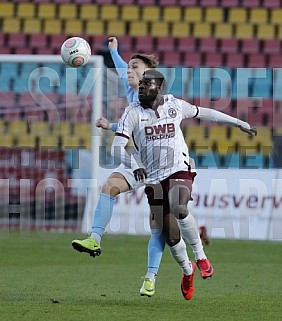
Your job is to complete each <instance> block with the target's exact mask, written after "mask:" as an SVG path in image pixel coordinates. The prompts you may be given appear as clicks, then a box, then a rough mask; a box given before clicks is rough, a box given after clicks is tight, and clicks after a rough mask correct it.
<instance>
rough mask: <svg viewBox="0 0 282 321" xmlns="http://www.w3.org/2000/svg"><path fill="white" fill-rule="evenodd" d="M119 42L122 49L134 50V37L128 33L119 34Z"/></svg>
mask: <svg viewBox="0 0 282 321" xmlns="http://www.w3.org/2000/svg"><path fill="white" fill-rule="evenodd" d="M118 44H119V48H120V49H121V51H123V50H132V37H130V36H128V35H124V36H119V37H118Z"/></svg>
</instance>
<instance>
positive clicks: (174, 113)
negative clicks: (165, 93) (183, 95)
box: [168, 108, 177, 118]
mask: <svg viewBox="0 0 282 321" xmlns="http://www.w3.org/2000/svg"><path fill="white" fill-rule="evenodd" d="M168 114H169V116H170V117H171V118H175V117H176V115H177V112H176V110H175V109H174V108H169V110H168Z"/></svg>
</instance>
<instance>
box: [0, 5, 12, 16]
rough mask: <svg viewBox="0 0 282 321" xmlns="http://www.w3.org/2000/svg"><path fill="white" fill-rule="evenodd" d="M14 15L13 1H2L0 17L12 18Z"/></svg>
mask: <svg viewBox="0 0 282 321" xmlns="http://www.w3.org/2000/svg"><path fill="white" fill-rule="evenodd" d="M13 16H14V4H13V3H0V17H1V18H2V17H3V18H11V17H13Z"/></svg>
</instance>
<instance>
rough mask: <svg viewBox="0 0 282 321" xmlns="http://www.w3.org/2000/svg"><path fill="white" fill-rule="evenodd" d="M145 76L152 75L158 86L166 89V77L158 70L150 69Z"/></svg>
mask: <svg viewBox="0 0 282 321" xmlns="http://www.w3.org/2000/svg"><path fill="white" fill-rule="evenodd" d="M143 75H151V76H153V77H154V79H155V80H156V81H157V83H158V86H160V87H164V86H165V77H164V75H163V74H162V73H161V72H159V71H158V70H156V69H148V70H146V71H145V72H144V74H143Z"/></svg>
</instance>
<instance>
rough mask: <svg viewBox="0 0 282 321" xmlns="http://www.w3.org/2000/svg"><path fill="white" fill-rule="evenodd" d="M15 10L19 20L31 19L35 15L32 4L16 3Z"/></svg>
mask: <svg viewBox="0 0 282 321" xmlns="http://www.w3.org/2000/svg"><path fill="white" fill-rule="evenodd" d="M17 8H18V10H17V16H18V17H19V18H33V17H34V15H35V5H34V4H32V3H18V6H17Z"/></svg>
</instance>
